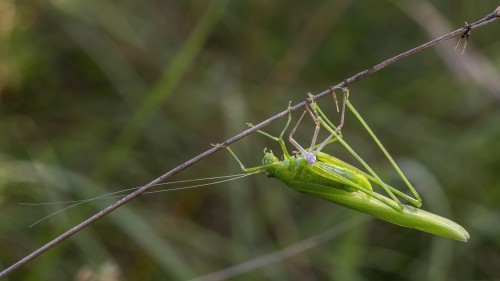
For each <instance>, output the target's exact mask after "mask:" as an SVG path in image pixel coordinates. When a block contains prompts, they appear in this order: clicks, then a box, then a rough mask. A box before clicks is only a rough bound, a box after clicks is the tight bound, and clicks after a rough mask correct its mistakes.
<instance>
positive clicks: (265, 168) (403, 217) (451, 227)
mask: <svg viewBox="0 0 500 281" xmlns="http://www.w3.org/2000/svg"><path fill="white" fill-rule="evenodd" d="M343 90H344V100H343V109H342V118H341V120H342V121H341V124H340V125H339V126H337V127H336V126H334V125H333V124H332V122H330V121H329V120H328V118H326V116H325V114H324V113H323V112H322V111H321V109H320V108H319V107H318V105H317V104H316V103H315V102H314V100H313V99H310V102H309V104H308V105H306V110H305V111H304V112H303V114H302V115H301V117H300V118H299V120H298V122H297V125H296V126H295V127H294V128H293V129H292V131H291V132H290V135H289V141H290V143H291V144H292V145H293V146H294V147H295V148H296V149H298V150H299V152H298V153H297V154H294V155H290V154H289V153H288V151H287V149H286V146H285V142H284V140H283V135H284V134H285V132H286V130H287V128H288V126H289V124H290V121H291V111H290V113H289V114H288V120H287V123H286V125H285V128H284V129H283V130H282V132H281V134H280V136H279V137H274V136H271V135H269V134H268V133H265V132H263V131H258V132H259V133H261V134H263V135H264V136H267V137H269V138H271V139H273V140H275V141H276V142H278V144H279V145H280V147H281V150H282V151H283V160H279V159H278V157H276V156H275V155H274V154H273V152H272V151H268V152H266V151H265V150H264V158H263V160H262V163H263V164H262V165H261V166H257V167H253V168H245V167H244V166H243V164H242V162H241V161H240V160H239V159H238V157H237V156H236V155H235V154H234V152H233V151H232V150H231V149H230V148H229V147H226V148H227V149H228V151H229V152H230V153H231V155H232V156H233V157H234V158H235V159H236V161H237V162H238V163H239V165H240V167H241V169H242V170H243V171H244V172H245V173H256V172H261V173H266V175H267V176H269V177H274V178H277V179H278V180H280V181H282V182H284V183H285V184H286V185H287V186H288V187H290V188H292V189H294V190H296V191H299V192H302V193H306V194H309V195H312V196H315V197H319V198H322V199H325V200H328V201H331V202H334V203H337V204H339V205H342V206H345V207H348V208H350V209H353V210H356V211H359V212H363V213H366V214H369V215H372V216H375V217H377V218H380V219H382V220H385V221H388V222H391V223H394V224H397V225H400V226H403V227H408V228H413V229H417V230H420V231H424V232H428V233H431V234H434V235H438V236H442V237H446V238H450V239H455V240H458V241H464V242H466V241H467V239H468V238H469V233H468V232H467V231H466V230H465V229H464V228H463V227H462V226H460V225H459V224H457V223H455V222H453V221H451V220H449V219H447V218H444V217H441V216H438V215H436V214H433V213H430V212H427V211H424V210H421V209H419V207H420V206H421V204H422V200H421V199H420V197H419V195H418V193H417V192H416V190H415V189H414V188H413V186H412V185H411V183H410V182H409V181H408V179H407V178H406V177H405V175H404V174H403V172H402V171H401V170H400V169H399V167H398V166H397V164H396V163H395V161H394V160H393V159H392V157H391V156H390V155H389V153H388V152H387V150H386V149H385V148H384V147H383V145H382V143H381V142H380V141H379V140H378V138H377V137H376V136H375V134H374V133H373V132H372V130H371V129H370V128H369V127H368V125H367V124H366V122H365V121H364V120H363V118H362V117H361V115H359V113H358V112H357V111H356V110H355V108H354V107H353V106H352V104H351V103H350V102H349V100H348V95H349V92H348V90H347V89H343ZM346 105H347V107H348V108H349V109H350V110H351V111H352V113H353V114H354V115H355V116H356V117H357V118H358V120H359V121H360V122H361V124H362V125H363V127H364V128H365V129H366V130H367V131H368V133H369V134H370V136H371V137H372V138H373V139H374V141H375V142H376V143H377V145H378V146H379V148H380V149H381V150H382V152H383V153H384V154H385V156H386V157H387V158H388V159H389V161H390V162H391V164H392V165H393V167H394V168H395V169H396V171H397V172H398V174H399V175H400V176H401V178H402V179H403V181H404V182H405V183H406V185H407V186H408V188H409V189H410V191H411V193H412V194H413V196H415V198H412V197H410V196H408V195H406V194H404V193H403V192H401V191H399V190H397V189H395V188H393V187H391V186H389V185H387V184H386V183H384V182H383V181H382V180H381V179H380V178H379V177H378V175H377V174H376V173H375V172H374V171H373V170H372V169H371V168H370V167H369V166H368V165H367V164H366V162H365V161H363V159H362V158H361V157H359V155H358V154H356V152H355V151H354V150H353V149H352V148H351V147H350V146H349V145H348V144H347V143H346V142H345V141H344V140H343V138H342V136H341V134H340V128H341V127H342V125H343V119H344V117H343V116H344V112H345V106H346ZM306 113H309V114H310V115H311V117H312V119H313V121H314V122H315V123H316V129H315V132H314V135H313V138H312V142H311V146H310V148H309V149H307V150H306V149H304V148H303V147H302V146H300V144H298V143H297V142H296V141H295V140H294V139H293V134H294V133H295V130H296V129H297V127H298V125H299V123H300V122H301V120H302V118H303V117H304V115H305V114H306ZM320 127H323V128H325V129H326V130H327V131H328V132H329V133H330V135H329V137H328V138H327V139H325V140H324V141H323V142H322V143H321V144H319V145H316V139H317V136H318V132H319V130H320ZM335 141H338V142H340V143H341V144H342V145H343V146H344V147H345V148H346V149H347V150H348V151H349V152H350V153H351V154H352V155H353V156H354V157H355V158H356V159H357V160H358V161H359V162H360V163H361V165H362V166H363V167H364V168H365V169H366V170H367V171H368V173H365V172H363V171H361V170H360V169H358V168H356V167H354V166H352V165H350V164H348V163H346V162H344V161H342V160H340V159H338V158H335V157H333V156H331V155H328V154H326V153H322V152H321V149H323V147H324V146H325V145H327V144H328V143H331V142H335ZM372 183H373V184H376V185H379V186H380V187H382V188H383V189H384V190H385V191H386V192H387V194H388V195H389V197H387V196H384V195H382V194H380V193H378V192H376V191H374V190H373V189H372ZM396 195H398V196H400V197H401V198H403V199H405V200H406V201H408V202H409V203H411V204H412V205H413V206H409V205H404V204H401V202H400V201H399V199H398V198H397V197H396Z"/></svg>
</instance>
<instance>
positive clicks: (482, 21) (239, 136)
mask: <svg viewBox="0 0 500 281" xmlns="http://www.w3.org/2000/svg"><path fill="white" fill-rule="evenodd" d="M498 18H500V7H498V8H497V9H496V10H495V11H493V12H492V13H490V14H488V15H486V16H485V17H484V18H482V19H480V20H478V21H476V22H474V23H472V24H470V25H466V26H465V27H462V28H460V29H457V30H455V31H453V32H450V33H448V34H445V35H443V36H441V37H439V38H436V39H434V40H432V41H429V42H427V43H425V44H422V45H420V46H418V47H416V48H413V49H411V50H408V51H406V52H404V53H402V54H399V55H397V56H395V57H392V58H390V59H388V60H386V61H383V62H381V63H379V64H377V65H375V66H373V67H371V68H369V69H366V70H364V71H361V72H359V73H357V74H356V75H354V76H352V77H350V78H347V79H345V80H344V81H343V82H341V83H339V84H337V85H335V86H331V87H329V88H328V89H327V90H325V91H323V92H321V93H319V94H317V95H315V96H313V97H312V99H313V100H318V99H320V98H322V97H324V96H326V95H328V94H330V93H331V92H332V91H334V90H335V89H339V88H344V87H346V86H347V85H349V84H351V83H353V82H356V81H359V80H361V79H363V78H365V77H366V76H368V75H371V74H373V73H375V72H377V71H379V70H381V69H383V68H385V67H387V66H389V65H391V64H394V63H396V62H398V61H400V60H402V59H404V58H407V57H410V56H413V55H415V54H417V53H419V52H421V51H423V50H425V49H427V48H430V47H432V46H434V45H436V44H439V43H441V42H444V41H446V40H448V39H451V38H453V37H456V36H462V35H464V34H465V33H468V32H470V31H471V30H473V29H476V28H478V27H481V26H484V25H486V24H489V23H492V22H494V21H496V20H497V19H498ZM305 104H306V101H303V102H301V103H298V104H296V105H294V106H292V107H290V108H289V109H287V110H285V111H283V112H280V113H278V114H276V115H274V116H272V117H271V118H269V119H266V120H264V121H262V122H261V123H259V124H257V125H255V126H253V127H251V128H249V129H247V130H245V131H243V132H241V133H239V134H237V135H236V136H234V137H232V138H230V139H228V140H226V141H224V142H223V143H221V144H220V145H218V146H214V147H212V148H210V149H209V150H207V151H205V152H203V153H201V154H200V155H198V156H196V157H194V158H192V159H190V160H188V161H186V162H185V163H183V164H181V165H179V166H177V167H175V168H174V169H172V170H171V171H169V172H167V173H165V174H163V175H161V176H160V177H158V178H156V179H155V180H153V181H151V182H150V183H148V184H146V185H144V186H142V187H141V188H139V189H138V190H136V191H134V192H132V193H131V194H129V195H127V196H126V197H124V198H122V199H120V200H118V201H117V202H115V203H113V204H111V205H110V206H108V207H107V208H105V209H103V210H102V211H100V212H98V213H96V214H95V215H93V216H91V217H90V218H88V219H86V220H85V221H83V222H81V223H80V224H78V225H76V226H75V227H73V228H71V229H69V230H68V231H66V232H64V233H63V234H61V235H59V236H58V237H57V238H55V239H53V240H52V241H50V242H48V243H47V244H45V245H44V246H42V247H40V248H38V249H37V250H35V251H34V252H32V253H31V254H29V255H27V256H26V257H24V258H23V259H21V260H19V261H18V262H16V263H14V264H13V265H11V266H10V267H8V268H6V269H5V270H3V271H2V272H0V278H3V277H5V276H7V275H8V274H9V273H11V272H13V271H15V270H16V269H18V268H20V267H21V266H23V265H25V264H27V263H28V262H30V261H31V260H33V259H34V258H36V257H38V256H39V255H41V254H42V253H44V252H45V251H47V250H48V249H50V248H52V247H54V246H56V245H57V244H59V243H61V242H62V241H64V240H66V239H67V238H69V237H71V236H72V235H73V234H75V233H77V232H78V231H80V230H82V229H84V228H85V227H87V226H89V225H90V224H92V223H94V222H95V221H97V220H98V219H100V218H102V217H104V216H106V215H107V214H109V213H111V212H112V211H114V210H115V209H117V208H119V207H120V206H122V205H125V204H126V203H128V202H129V201H131V200H132V199H134V198H135V197H137V196H139V195H141V194H142V193H144V192H146V191H148V190H149V189H150V188H152V187H153V186H154V185H156V184H159V183H162V182H164V181H165V180H166V179H168V178H170V177H171V176H173V175H176V174H178V173H180V172H181V171H183V170H185V169H187V168H188V167H190V166H191V165H193V164H195V163H198V162H199V161H201V160H203V159H204V158H206V157H208V156H210V155H211V154H213V153H215V152H217V151H219V150H220V149H222V148H223V147H224V146H229V145H230V144H232V143H234V142H236V141H238V140H240V139H242V138H244V137H246V136H248V135H249V134H251V133H253V132H255V131H257V130H260V129H262V128H264V127H266V126H267V125H269V124H271V123H272V122H274V121H276V120H278V119H281V118H283V117H285V116H286V115H287V114H288V112H289V110H297V109H299V108H303V107H304V106H305Z"/></svg>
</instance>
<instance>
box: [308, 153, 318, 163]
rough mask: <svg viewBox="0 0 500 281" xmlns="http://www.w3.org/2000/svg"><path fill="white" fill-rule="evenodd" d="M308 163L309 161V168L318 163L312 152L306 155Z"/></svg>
mask: <svg viewBox="0 0 500 281" xmlns="http://www.w3.org/2000/svg"><path fill="white" fill-rule="evenodd" d="M306 161H307V164H309V166H312V165H314V162H316V155H314V154H313V153H311V152H309V153H307V154H306Z"/></svg>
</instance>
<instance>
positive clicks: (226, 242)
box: [0, 0, 500, 280]
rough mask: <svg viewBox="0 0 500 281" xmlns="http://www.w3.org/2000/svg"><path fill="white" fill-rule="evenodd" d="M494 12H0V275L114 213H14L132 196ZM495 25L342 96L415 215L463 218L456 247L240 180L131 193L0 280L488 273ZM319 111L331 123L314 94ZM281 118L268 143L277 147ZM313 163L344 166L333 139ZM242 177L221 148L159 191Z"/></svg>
mask: <svg viewBox="0 0 500 281" xmlns="http://www.w3.org/2000/svg"><path fill="white" fill-rule="evenodd" d="M498 4H499V3H498V1H467V0H460V1H451V0H440V1H437V0H436V1H397V0H394V1H350V0H337V1H302V2H298V1H297V2H295V1H293V2H292V1H262V0H258V1H153V0H147V1H112V0H103V1H85V0H72V1H68V0H52V1H41V0H39V1H14V0H2V1H1V2H0V266H1V267H3V268H5V267H7V266H9V265H11V264H12V263H14V262H15V261H17V260H19V259H20V258H22V257H24V256H25V255H26V254H28V253H30V252H31V251H33V250H35V249H36V248H38V247H39V246H41V245H43V244H45V243H46V242H48V241H50V240H51V239H53V238H54V237H56V236H57V235H59V234H61V233H62V232H64V231H65V230H67V229H69V228H70V227H72V226H74V225H76V224H77V223H79V222H80V221H82V220H83V219H84V218H87V217H88V216H90V215H92V214H93V213H95V212H97V211H98V210H100V209H102V208H103V207H104V206H106V205H107V204H110V203H112V202H114V200H108V201H102V202H93V203H92V204H88V205H82V206H78V207H76V208H74V209H72V210H69V211H67V212H64V213H63V214H61V215H58V216H54V217H52V218H51V219H49V220H46V221H44V222H42V223H41V224H39V225H37V226H35V227H34V228H28V226H29V225H30V224H31V223H32V222H34V221H36V220H38V219H40V218H41V217H43V216H45V215H48V214H50V213H52V212H54V211H56V210H58V209H60V208H61V207H62V206H60V205H46V206H45V205H44V206H23V205H19V204H18V203H19V202H31V203H37V202H53V201H65V200H79V199H85V198H89V197H92V196H97V195H100V194H103V193H107V192H112V191H115V190H119V189H122V188H129V187H134V186H138V185H141V184H145V183H147V182H149V181H150V180H152V179H154V178H156V177H157V176H159V175H161V174H163V173H164V172H166V171H168V170H170V169H171V168H173V167H175V166H177V165H179V164H181V163H182V162H184V161H186V160H188V159H190V158H192V157H193V156H195V155H197V154H199V153H201V152H203V151H205V150H207V149H209V148H210V144H211V143H217V142H221V141H223V140H225V139H227V138H229V137H231V136H233V135H235V134H237V133H239V132H241V131H242V130H244V129H245V123H246V122H252V123H258V122H260V121H262V120H264V119H266V118H268V117H270V116H272V115H274V114H276V113H278V112H280V111H283V110H284V109H285V108H286V106H287V104H288V102H289V101H292V102H293V103H294V104H295V103H298V102H300V101H302V100H303V99H304V98H305V97H306V93H308V92H312V93H318V92H320V91H323V90H325V89H326V88H327V87H328V86H330V85H334V84H337V83H338V82H340V81H342V80H343V79H345V78H347V77H349V76H351V75H353V74H355V73H357V72H359V71H361V70H364V69H366V68H369V67H371V66H372V65H374V64H376V63H378V62H381V61H383V60H385V59H387V58H389V57H392V56H394V55H396V54H399V53H401V52H403V51H405V50H407V49H410V48H413V47H415V46H417V45H419V44H421V43H424V42H426V41H428V40H430V39H431V38H435V37H437V36H439V35H442V34H444V33H447V32H449V31H452V30H455V29H457V28H459V27H461V26H463V24H464V21H467V22H469V23H470V22H473V21H475V20H477V19H479V18H482V17H483V16H484V15H486V14H487V13H489V12H491V11H493V10H494V9H495V8H496V7H497V6H498ZM499 31H500V24H499V23H493V24H490V25H488V26H486V27H483V28H480V29H477V30H474V31H473V32H472V37H471V41H470V42H469V44H468V48H467V50H466V51H465V54H464V55H463V56H462V55H461V54H460V53H461V51H456V50H454V49H453V48H454V45H455V44H456V42H457V40H450V42H447V43H446V44H442V45H440V46H438V47H435V48H432V49H431V50H428V51H426V52H424V53H421V54H418V55H416V56H414V57H412V58H410V59H407V60H404V61H402V62H399V63H397V64H395V65H392V66H390V67H389V68H387V69H385V70H383V71H381V72H378V73H376V74H375V75H372V76H370V77H368V78H366V79H364V80H362V81H360V82H357V83H355V84H352V85H351V86H350V90H351V98H350V100H351V102H352V103H353V104H354V105H356V106H357V108H358V110H359V111H360V112H361V113H362V114H363V116H364V118H365V119H366V121H367V122H368V123H369V124H370V125H371V127H372V129H373V130H374V131H375V132H376V133H377V135H378V136H379V138H380V139H381V140H382V142H383V143H384V144H385V145H386V147H387V148H388V149H389V151H390V152H391V153H392V155H393V156H394V157H395V159H396V161H397V162H398V163H400V165H401V167H402V169H403V170H404V171H405V172H406V173H407V175H408V176H409V178H410V180H411V181H412V182H413V183H414V185H415V186H416V188H417V190H419V192H420V194H421V195H422V197H423V199H424V206H423V208H424V209H425V210H429V211H432V212H435V213H438V214H440V215H443V216H445V217H449V218H451V219H453V220H455V221H457V222H458V223H460V224H461V225H463V226H464V227H465V228H466V229H467V230H468V231H469V232H470V234H471V239H470V241H469V242H468V243H461V242H455V241H451V240H446V239H444V238H439V237H434V236H431V235H429V234H425V233H422V232H418V231H413V230H409V229H405V228H401V227H398V226H395V225H392V224H389V223H386V222H383V221H380V220H375V219H371V218H370V217H368V216H365V215H363V214H358V213H356V212H354V211H351V210H348V209H345V208H343V207H340V206H337V205H334V204H331V203H328V202H326V201H323V200H320V199H317V198H312V197H308V196H306V195H302V194H299V193H297V192H294V191H293V190H291V189H288V188H287V187H286V186H285V185H284V184H282V183H280V182H278V181H276V180H274V179H268V178H266V177H265V176H263V175H256V176H251V177H248V178H245V179H243V180H238V181H234V182H231V183H224V184H219V185H216V186H211V187H208V188H198V189H189V190H182V191H176V192H169V193H163V194H156V195H149V196H143V197H141V198H139V199H136V200H134V201H133V202H131V203H130V204H128V205H126V206H125V207H123V208H120V209H119V210H117V211H115V212H114V213H112V214H111V215H110V216H108V217H106V218H104V219H102V220H100V221H98V222H97V223H95V224H93V226H92V227H90V228H88V229H86V230H84V231H82V232H81V233H79V234H77V235H75V236H74V237H72V238H70V239H69V240H67V241H65V242H64V243H62V244H60V245H59V246H57V247H55V248H53V249H51V250H50V251H48V252H46V253H45V254H43V255H42V256H40V257H39V258H37V259H36V260H34V261H33V262H31V263H30V264H28V265H27V266H25V267H23V268H21V269H19V270H18V271H16V272H15V273H13V274H12V275H10V276H9V278H8V279H7V280H185V279H190V278H196V277H202V278H201V279H199V280H219V279H209V278H204V277H203V276H205V275H206V274H209V273H213V272H216V271H219V270H222V269H225V268H228V267H232V266H238V265H241V266H240V267H238V268H239V269H240V271H233V274H232V275H230V274H228V272H227V271H226V272H224V273H223V274H221V275H218V277H221V278H229V279H231V280H265V279H267V280H269V279H274V280H325V279H332V280H390V279H397V280H500V268H499V266H498V265H499V264H500V235H499V234H500V223H499V220H500V216H499V215H500V207H499V206H500V174H499V168H500V108H499V101H500V76H499V71H500V52H499V50H500V37H499V36H498V34H499ZM320 105H321V106H322V107H323V108H325V109H328V112H329V113H330V114H331V116H332V119H333V120H334V121H335V122H337V121H338V115H336V113H335V110H334V105H333V102H332V100H331V98H330V97H328V98H326V99H324V100H322V101H321V102H320ZM294 117H295V118H297V117H298V112H297V113H295V115H294ZM346 118H347V120H346V125H345V127H344V129H343V132H344V135H345V138H346V140H347V141H348V142H349V143H350V144H352V146H353V147H354V148H355V149H357V151H358V152H359V154H360V155H362V156H363V157H364V158H365V159H366V160H367V161H368V162H369V163H371V165H372V167H373V168H374V169H375V170H376V171H378V172H379V173H380V175H381V176H382V177H383V178H384V179H386V180H387V181H388V182H389V183H392V184H395V185H397V186H400V187H401V189H403V188H404V187H403V186H402V185H401V182H400V181H399V180H398V179H397V177H396V175H395V173H394V172H393V171H392V169H391V167H390V165H389V163H388V162H387V161H386V159H385V158H384V157H383V155H382V154H381V153H380V152H379V151H378V150H377V148H376V147H375V146H374V145H373V142H372V140H371V139H370V137H369V136H368V135H367V134H366V133H365V132H364V131H363V130H362V128H361V127H360V125H359V124H358V123H357V121H356V119H355V118H354V116H352V115H351V114H348V115H347V116H346ZM283 125H284V123H283V122H276V123H275V124H272V125H271V126H269V127H267V128H266V131H268V132H270V133H272V134H278V133H279V131H280V129H281V128H282V126H283ZM312 130H313V126H312V124H311V122H309V123H304V124H303V126H301V127H300V129H299V132H298V134H299V135H298V140H299V141H300V142H304V143H307V142H308V141H309V140H310V136H311V134H312ZM264 147H267V148H270V149H274V150H275V151H278V149H279V148H278V147H277V146H276V144H274V143H272V142H269V141H268V140H267V139H265V138H264V137H262V136H260V135H251V136H249V137H247V138H245V139H243V140H242V141H240V142H238V143H236V144H234V145H233V149H234V150H235V152H236V153H237V154H238V155H239V156H240V157H241V158H242V160H243V161H244V163H245V164H247V165H248V166H255V165H258V164H259V163H260V161H261V158H262V156H263V154H262V150H263V149H264ZM326 151H327V152H328V153H330V154H334V155H337V156H338V157H341V158H342V159H347V160H349V161H350V158H349V156H348V155H347V153H345V152H344V150H343V149H342V148H340V146H338V145H332V146H330V147H328V148H327V149H326ZM352 163H354V162H352ZM239 172H240V171H239V167H238V165H237V164H236V163H235V162H234V161H233V159H231V158H230V157H229V156H228V154H227V153H226V152H225V151H220V152H219V153H217V154H215V155H213V156H211V157H209V158H207V159H205V160H204V161H202V162H200V163H198V164H196V165H195V166H193V167H191V168H189V169H188V170H186V171H185V172H183V173H182V174H180V175H178V176H176V177H175V178H173V180H183V179H193V178H201V177H212V176H220V175H228V174H233V173H239ZM325 231H327V232H326V234H325V233H324V232H325ZM322 233H323V234H325V235H327V236H328V237H327V238H325V239H323V240H322V243H321V244H320V245H318V246H316V247H312V248H311V249H309V250H307V251H305V248H303V247H302V246H303V244H297V247H298V248H300V249H301V250H299V251H297V252H298V253H297V254H295V255H291V256H284V255H283V253H282V252H279V253H278V254H277V257H278V258H276V259H275V260H271V259H263V258H262V255H266V254H269V253H272V252H274V251H277V250H280V249H284V248H286V247H288V246H292V245H295V244H296V243H301V241H304V240H305V239H307V238H308V237H312V236H315V235H322ZM332 233H333V234H332ZM301 245H302V246H301ZM302 250H304V251H302ZM258 257H261V258H258ZM275 257H276V256H275ZM254 258H257V259H255V260H253V261H254V262H255V263H252V264H248V263H244V262H246V261H249V260H252V259H254ZM238 268H237V269H238ZM233 269H234V268H233ZM205 277H206V276H205ZM212 277H217V276H214V275H212Z"/></svg>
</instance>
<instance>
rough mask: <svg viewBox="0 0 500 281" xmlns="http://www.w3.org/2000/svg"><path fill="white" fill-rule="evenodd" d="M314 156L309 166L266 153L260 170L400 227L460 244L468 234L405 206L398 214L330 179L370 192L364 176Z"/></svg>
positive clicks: (297, 159)
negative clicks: (263, 167)
mask: <svg viewBox="0 0 500 281" xmlns="http://www.w3.org/2000/svg"><path fill="white" fill-rule="evenodd" d="M318 156H319V157H318V161H316V162H315V163H314V165H313V166H310V165H309V164H308V163H307V161H306V160H305V158H304V157H302V156H299V157H294V156H291V159H287V160H283V161H280V160H278V158H277V157H276V156H274V155H273V154H272V152H268V153H266V155H265V156H264V162H265V163H266V166H267V168H265V170H264V171H265V172H266V174H267V175H268V176H269V177H275V178H277V179H279V180H280V181H282V182H284V183H285V184H286V185H287V186H289V187H290V188H292V189H294V190H296V191H299V192H302V193H306V194H308V195H312V196H315V197H319V198H323V199H325V200H328V201H330V202H333V203H336V204H339V205H342V206H344V207H347V208H350V209H354V210H356V211H359V212H362V213H366V214H369V215H372V216H374V217H377V218H379V219H382V220H385V221H388V222H391V223H394V224H397V225H400V226H404V227H408V228H413V229H417V230H420V231H424V232H428V233H431V234H435V235H439V236H443V237H446V238H451V239H455V240H459V241H464V242H466V241H467V239H468V238H469V234H468V233H467V231H466V230H465V229H464V228H463V227H462V226H460V225H459V224H457V223H455V222H453V221H451V220H449V219H447V218H444V217H441V216H438V215H436V214H433V213H430V212H426V211H424V210H421V209H419V208H415V207H413V206H408V205H403V211H402V212H399V211H396V210H394V209H393V208H391V207H389V206H387V205H386V204H384V203H381V202H380V201H379V200H377V199H375V198H373V197H372V196H370V195H366V194H365V193H363V192H360V191H357V190H356V189H354V188H352V187H351V185H350V184H345V183H342V182H340V181H334V180H331V178H332V176H333V177H337V176H338V178H343V179H344V180H350V181H352V182H351V183H355V184H359V185H362V186H363V187H365V188H366V189H369V190H372V186H371V184H370V181H369V180H368V179H367V177H366V176H365V175H364V173H362V172H361V173H360V171H358V170H357V169H356V170H353V169H352V167H351V166H350V165H349V164H347V163H344V162H343V161H341V160H339V159H337V158H335V157H332V156H330V155H327V154H324V153H319V154H318ZM332 159H335V161H334V163H332V162H331V160H332ZM273 163H274V164H273ZM344 164H345V165H344ZM325 173H326V174H327V176H325ZM381 196H382V195H381ZM387 199H388V198H387Z"/></svg>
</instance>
